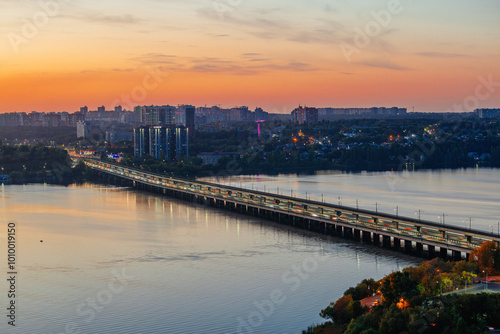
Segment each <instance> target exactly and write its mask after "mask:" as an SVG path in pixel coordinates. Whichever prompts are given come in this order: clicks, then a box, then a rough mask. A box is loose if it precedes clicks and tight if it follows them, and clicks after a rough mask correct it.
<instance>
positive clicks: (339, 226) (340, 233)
mask: <svg viewBox="0 0 500 334" xmlns="http://www.w3.org/2000/svg"><path fill="white" fill-rule="evenodd" d="M337 235H338V236H339V237H343V236H344V228H343V227H342V226H341V225H337Z"/></svg>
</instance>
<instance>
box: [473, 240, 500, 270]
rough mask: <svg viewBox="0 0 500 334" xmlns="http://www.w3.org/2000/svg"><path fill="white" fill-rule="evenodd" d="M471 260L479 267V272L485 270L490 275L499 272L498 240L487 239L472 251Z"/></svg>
mask: <svg viewBox="0 0 500 334" xmlns="http://www.w3.org/2000/svg"><path fill="white" fill-rule="evenodd" d="M469 261H470V262H472V263H475V264H476V265H477V266H478V267H479V272H482V271H485V272H487V273H488V274H490V275H491V274H495V273H499V272H500V248H499V247H498V245H497V244H496V242H494V241H487V242H485V243H483V244H482V245H481V247H479V248H476V249H474V250H473V251H472V252H471V253H470V256H469Z"/></svg>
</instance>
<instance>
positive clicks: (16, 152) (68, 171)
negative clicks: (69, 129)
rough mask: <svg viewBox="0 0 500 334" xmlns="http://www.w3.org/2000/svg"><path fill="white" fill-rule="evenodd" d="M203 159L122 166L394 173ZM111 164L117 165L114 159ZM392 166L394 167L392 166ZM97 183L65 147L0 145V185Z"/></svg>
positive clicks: (182, 171) (194, 174)
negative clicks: (274, 165) (205, 162)
mask: <svg viewBox="0 0 500 334" xmlns="http://www.w3.org/2000/svg"><path fill="white" fill-rule="evenodd" d="M98 158H100V159H102V160H106V159H108V158H106V155H105V154H101V156H100V157H98ZM199 160H201V159H198V158H192V159H190V160H189V161H179V162H165V161H162V160H161V159H155V158H151V157H144V158H137V157H133V156H130V155H128V156H126V157H125V158H124V159H123V160H122V161H121V162H120V163H121V164H123V165H125V166H129V167H135V168H140V169H144V170H145V171H150V172H156V173H163V174H165V175H167V176H174V177H180V178H188V179H194V178H200V177H216V178H217V177H222V178H223V177H229V176H236V175H258V174H266V175H278V174H299V175H300V174H302V175H312V174H315V173H325V172H343V173H362V172H392V171H394V169H393V168H373V169H370V168H368V169H366V168H365V169H363V168H350V167H348V166H345V165H344V166H341V165H335V164H326V163H325V162H324V161H323V162H321V161H319V162H317V163H314V162H311V161H307V160H297V161H298V162H296V163H295V164H293V163H289V165H288V166H280V167H279V168H274V167H272V168H268V167H264V166H262V165H260V163H258V162H252V161H253V160H255V155H253V156H251V155H248V156H247V155H245V156H243V157H238V158H236V159H229V158H222V159H220V160H219V162H218V163H217V164H216V165H202V164H201V162H200V161H199ZM109 161H110V162H113V163H117V162H116V161H114V160H109ZM332 167H336V168H332ZM358 167H359V166H358ZM388 167H390V165H389V166H388ZM474 167H476V168H477V167H479V166H477V165H476V166H474V164H472V163H467V164H463V165H460V166H444V167H442V168H418V169H415V170H459V169H464V168H474ZM482 167H485V168H496V167H486V166H482ZM398 170H399V169H398ZM406 170H407V169H404V171H406ZM410 171H413V170H410ZM2 177H3V179H2ZM94 181H95V182H99V179H98V177H97V173H96V172H95V171H93V170H91V169H89V168H87V167H86V166H85V165H84V164H83V163H82V162H80V163H78V164H74V162H73V160H72V159H71V158H70V156H69V154H68V152H67V150H66V149H64V148H58V147H47V146H45V145H43V144H41V143H39V144H36V145H31V146H29V145H17V146H13V145H0V183H5V184H26V183H48V184H60V185H69V184H72V183H76V184H80V183H83V182H94Z"/></svg>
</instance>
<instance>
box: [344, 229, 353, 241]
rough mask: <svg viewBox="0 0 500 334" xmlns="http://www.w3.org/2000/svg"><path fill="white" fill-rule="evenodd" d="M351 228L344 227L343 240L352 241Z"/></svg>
mask: <svg viewBox="0 0 500 334" xmlns="http://www.w3.org/2000/svg"><path fill="white" fill-rule="evenodd" d="M352 232H353V231H352V228H350V227H344V238H349V239H352V237H353V233H352Z"/></svg>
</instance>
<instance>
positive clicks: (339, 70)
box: [0, 0, 500, 113]
mask: <svg viewBox="0 0 500 334" xmlns="http://www.w3.org/2000/svg"><path fill="white" fill-rule="evenodd" d="M0 2H2V5H3V7H4V8H3V9H2V11H3V13H5V14H4V15H5V19H4V20H3V21H2V23H0V35H2V36H3V38H2V39H1V40H0V60H1V62H0V113H1V112H13V111H17V112H30V111H32V110H36V111H57V112H60V111H69V112H74V111H76V110H79V108H80V107H81V106H84V105H87V106H89V108H90V109H96V108H97V106H101V105H105V106H106V107H107V109H112V108H113V107H114V106H115V105H118V104H119V105H122V106H123V107H125V108H127V109H131V108H132V107H133V106H135V105H144V104H147V105H149V104H171V105H177V104H193V105H196V106H202V105H209V106H211V105H222V106H224V107H232V106H240V105H246V106H249V107H250V108H252V109H253V108H255V107H262V108H264V109H265V110H266V111H269V112H275V113H289V112H290V111H291V110H292V109H293V108H294V107H295V106H297V105H298V104H299V103H300V104H303V105H309V106H317V107H371V106H387V107H391V106H398V107H406V108H408V109H409V110H410V111H411V109H412V107H413V106H414V107H415V110H416V111H453V110H456V111H458V110H459V108H458V107H457V106H460V105H462V106H463V105H464V104H465V105H466V107H465V108H464V110H463V111H472V109H473V108H474V107H481V108H488V107H500V63H499V61H498V59H500V20H498V13H500V2H499V1H497V0H485V1H481V2H470V1H465V0H458V1H451V0H444V1H439V2H438V3H436V1H434V2H433V1H430V0H422V1H418V2H416V1H410V0H406V1H404V0H401V1H398V0H389V1H379V0H375V1H374V0H370V1H368V0H359V1H352V2H351V1H349V2H347V1H336V2H332V1H321V0H315V1H305V0H304V1H284V0H275V1H261V0H256V1H248V0H238V1H236V0H232V1H228V0H213V1H194V0H193V1H174V0H172V1H156V0H147V1H142V2H140V3H137V2H132V1H120V2H118V1H106V2H104V3H103V2H102V1H95V0H90V1H85V2H84V1H80V0H75V1H67V0H42V1H40V2H38V1H22V2H20V3H17V2H15V3H14V2H7V1H0ZM360 32H361V34H360ZM484 82H487V83H488V82H489V84H485V83H484ZM479 85H482V88H478V86H479ZM486 86H487V87H486ZM478 89H479V95H478Z"/></svg>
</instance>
